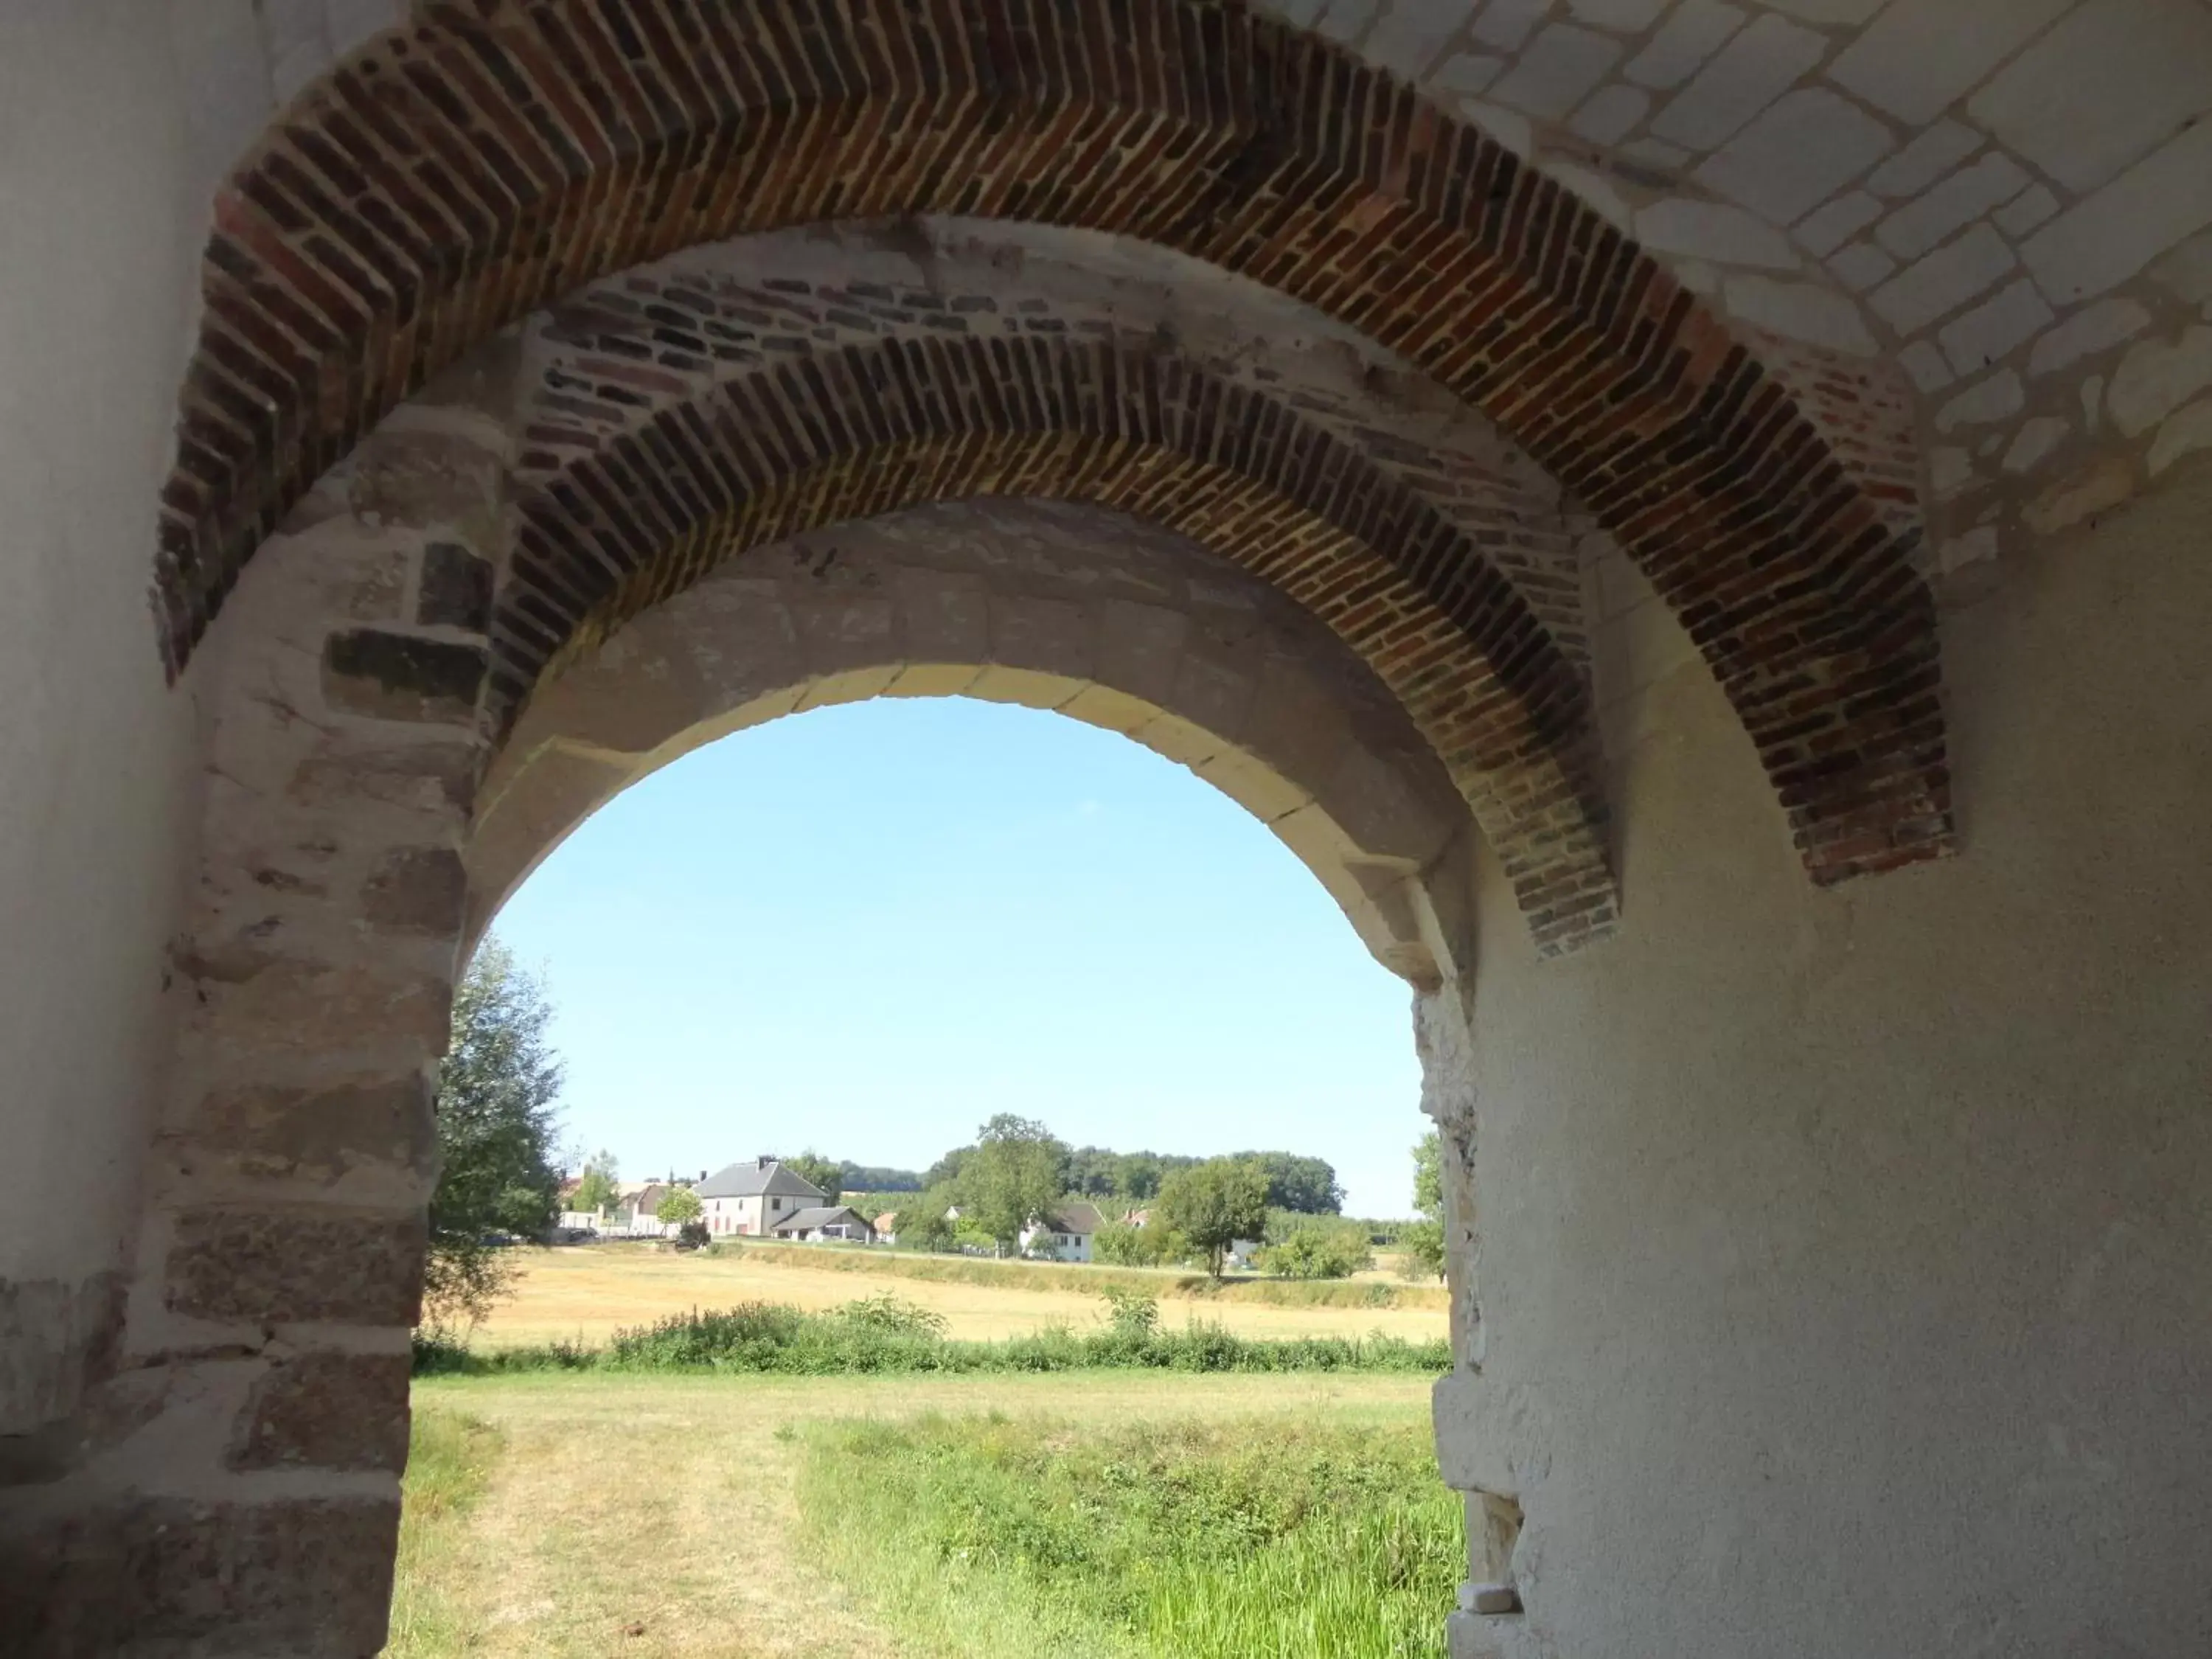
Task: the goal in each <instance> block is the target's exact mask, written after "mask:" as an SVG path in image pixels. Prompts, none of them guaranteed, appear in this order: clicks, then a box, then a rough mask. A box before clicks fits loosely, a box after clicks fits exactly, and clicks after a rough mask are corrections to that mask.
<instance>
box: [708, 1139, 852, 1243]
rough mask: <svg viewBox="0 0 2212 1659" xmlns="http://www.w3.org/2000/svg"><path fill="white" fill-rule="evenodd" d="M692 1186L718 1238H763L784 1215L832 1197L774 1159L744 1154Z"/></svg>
mask: <svg viewBox="0 0 2212 1659" xmlns="http://www.w3.org/2000/svg"><path fill="white" fill-rule="evenodd" d="M692 1191H694V1192H696V1193H697V1194H699V1203H700V1207H701V1210H702V1214H701V1216H700V1219H701V1220H702V1221H704V1222H705V1223H706V1224H707V1231H708V1233H709V1234H711V1235H713V1236H714V1237H725V1236H737V1237H754V1238H766V1237H769V1235H770V1234H771V1233H772V1232H773V1231H775V1224H776V1223H777V1222H779V1221H781V1220H782V1219H783V1218H786V1217H787V1216H790V1215H793V1214H794V1213H796V1212H799V1211H801V1210H807V1209H813V1208H817V1207H819V1206H823V1205H826V1204H827V1203H828V1202H829V1194H827V1193H825V1192H823V1190H822V1189H821V1188H819V1187H817V1186H816V1185H815V1184H814V1183H813V1182H811V1181H809V1180H807V1179H806V1177H805V1176H802V1175H800V1174H799V1173H798V1172H797V1171H796V1170H792V1169H790V1168H788V1167H787V1165H786V1164H784V1163H783V1162H782V1161H781V1159H778V1158H747V1159H745V1160H744V1162H743V1163H739V1164H731V1165H730V1166H729V1167H728V1168H726V1169H724V1170H716V1171H715V1172H714V1174H713V1175H711V1176H708V1178H707V1179H706V1180H704V1181H702V1182H700V1183H699V1184H698V1185H697V1186H696V1187H695V1188H692ZM855 1219H856V1220H857V1219H859V1218H858V1217H855ZM860 1225H862V1226H864V1227H865V1226H866V1225H867V1223H866V1222H865V1221H863V1222H861V1223H860Z"/></svg>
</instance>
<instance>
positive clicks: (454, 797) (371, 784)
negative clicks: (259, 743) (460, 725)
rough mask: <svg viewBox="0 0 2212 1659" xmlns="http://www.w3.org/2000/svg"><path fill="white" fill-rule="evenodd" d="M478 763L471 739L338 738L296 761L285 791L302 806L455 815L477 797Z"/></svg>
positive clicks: (457, 815)
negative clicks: (368, 741) (384, 743)
mask: <svg viewBox="0 0 2212 1659" xmlns="http://www.w3.org/2000/svg"><path fill="white" fill-rule="evenodd" d="M481 764H482V757H481V754H480V751H479V750H478V749H477V745H476V744H474V743H471V742H459V741H456V742H452V743H424V744H408V745H406V746H404V747H400V748H392V749H364V748H362V747H359V746H358V745H357V744H352V743H343V744H337V745H335V746H334V747H333V748H332V750H331V752H327V753H322V754H318V755H316V756H315V757H313V759H312V760H310V761H308V762H307V763H306V764H305V765H303V766H301V768H300V769H299V772H298V774H297V775H295V777H294V778H293V780H292V785H291V788H290V790H289V792H288V793H289V794H290V796H291V798H292V799H293V800H294V801H295V802H297V803H298V804H299V805H302V806H316V807H320V806H336V807H342V808H350V807H355V806H359V805H365V804H369V803H374V804H375V805H382V806H401V807H406V808H408V809H410V810H411V811H424V812H450V813H453V814H454V815H455V816H456V817H460V816H465V815H466V813H467V812H468V811H469V808H470V806H471V805H472V804H473V803H474V801H475V799H476V793H477V769H478V767H479V766H480V765H481Z"/></svg>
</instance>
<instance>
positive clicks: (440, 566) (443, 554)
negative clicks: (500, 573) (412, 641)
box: [415, 542, 492, 634]
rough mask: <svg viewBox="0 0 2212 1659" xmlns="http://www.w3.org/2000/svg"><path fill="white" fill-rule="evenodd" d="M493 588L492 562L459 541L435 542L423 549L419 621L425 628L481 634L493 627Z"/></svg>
mask: <svg viewBox="0 0 2212 1659" xmlns="http://www.w3.org/2000/svg"><path fill="white" fill-rule="evenodd" d="M491 586H492V570H491V565H490V562H489V561H488V560H484V559H480V558H478V557H477V556H476V555H475V554H473V553H471V552H470V551H469V550H468V549H467V548H465V547H463V546H461V545H460V544H459V543H458V542H432V543H431V544H429V545H428V546H427V547H425V548H424V549H423V550H422V582H421V585H420V590H419V592H417V593H416V599H415V620H416V622H418V623H422V625H423V626H424V627H425V628H465V629H467V630H468V631H469V632H470V633H471V634H481V633H483V632H484V631H485V629H489V627H490V626H491Z"/></svg>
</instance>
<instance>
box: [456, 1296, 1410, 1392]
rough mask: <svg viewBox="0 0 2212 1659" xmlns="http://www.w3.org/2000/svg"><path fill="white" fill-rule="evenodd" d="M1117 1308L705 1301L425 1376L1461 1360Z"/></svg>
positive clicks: (1399, 1343)
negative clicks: (977, 1327) (1083, 1328)
mask: <svg viewBox="0 0 2212 1659" xmlns="http://www.w3.org/2000/svg"><path fill="white" fill-rule="evenodd" d="M1138 1300H1139V1298H1133V1299H1132V1301H1131V1304H1130V1305H1131V1311H1130V1313H1129V1314H1128V1315H1127V1316H1126V1317H1124V1316H1122V1315H1121V1310H1120V1308H1119V1306H1117V1307H1116V1309H1115V1316H1114V1317H1113V1321H1112V1322H1111V1323H1109V1325H1108V1327H1107V1328H1105V1329H1103V1330H1099V1331H1094V1332H1090V1333H1085V1334H1078V1333H1076V1332H1073V1331H1071V1330H1068V1329H1066V1328H1065V1327H1057V1328H1050V1329H1047V1330H1042V1331H1038V1332H1035V1333H1033V1334H1030V1335H1028V1336H1018V1337H1014V1338H1012V1339H1010V1340H1007V1341H1005V1342H964V1341H955V1340H951V1339H950V1338H948V1337H946V1336H945V1334H944V1324H943V1321H942V1320H941V1318H940V1317H939V1316H938V1315H936V1314H933V1313H931V1312H930V1311H929V1310H927V1309H922V1308H917V1307H915V1306H914V1305H913V1304H910V1303H903V1302H902V1301H900V1300H899V1298H897V1297H890V1296H879V1297H867V1298H866V1299H864V1300H862V1301H860V1302H856V1303H851V1304H847V1305H846V1306H845V1307H843V1308H840V1309H838V1310H836V1311H835V1312H832V1313H818V1314H817V1313H804V1312H801V1311H800V1310H799V1309H797V1308H787V1307H783V1306H781V1305H780V1304H775V1303H770V1302H747V1303H741V1304H738V1306H736V1307H733V1308H724V1309H719V1310H708V1311H701V1310H696V1309H695V1310H693V1311H691V1312H690V1313H687V1314H676V1315H672V1316H670V1317H668V1318H666V1319H663V1320H659V1321H658V1322H655V1323H653V1324H651V1325H643V1326H638V1327H635V1328H628V1329H623V1330H619V1331H617V1332H616V1333H615V1334H614V1335H613V1337H612V1338H611V1339H610V1340H609V1341H608V1342H607V1344H606V1346H605V1347H590V1346H586V1345H584V1344H582V1343H575V1342H555V1343H550V1344H548V1345H545V1346H538V1347H526V1348H495V1349H491V1350H489V1351H486V1352H477V1351H476V1350H473V1349H469V1348H464V1347H461V1346H458V1345H455V1344H453V1343H451V1342H442V1341H435V1340H417V1341H416V1346H415V1364H416V1371H417V1373H418V1374H422V1375H429V1374H434V1373H441V1372H442V1373H449V1374H451V1373H463V1374H493V1373H506V1372H513V1371H546V1370H618V1371H737V1372H770V1373H776V1374H781V1375H787V1376H829V1375H834V1374H840V1373H862V1374H865V1373H872V1372H908V1371H948V1372H981V1371H1001V1372H1003V1371H1070V1370H1091V1369H1099V1368H1141V1369H1148V1370H1172V1371H1397V1372H1408V1373H1414V1374H1421V1375H1427V1376H1436V1375H1438V1374H1440V1373H1442V1372H1443V1371H1446V1370H1449V1369H1450V1368H1451V1346H1450V1344H1449V1343H1448V1342H1443V1341H1432V1342H1408V1341H1406V1340H1402V1339H1401V1338H1397V1337H1390V1336H1383V1335H1380V1334H1377V1335H1375V1336H1370V1337H1367V1338H1364V1339H1362V1338H1358V1337H1340V1336H1310V1337H1298V1338H1295V1339H1292V1340H1288V1341H1279V1342H1269V1341H1258V1340H1254V1339H1252V1338H1249V1337H1242V1336H1238V1335H1237V1334H1235V1333H1233V1332H1231V1331H1230V1330H1229V1329H1227V1328H1225V1327H1224V1326H1221V1325H1219V1324H1213V1323H1201V1322H1198V1321H1195V1320H1194V1321H1192V1322H1190V1323H1189V1324H1188V1325H1185V1326H1184V1327H1182V1328H1181V1329H1179V1330H1162V1329H1160V1328H1158V1314H1157V1310H1154V1312H1153V1314H1152V1319H1151V1322H1149V1323H1147V1322H1146V1318H1145V1316H1144V1315H1143V1314H1142V1313H1141V1312H1139V1311H1137V1310H1136V1302H1137V1301H1138Z"/></svg>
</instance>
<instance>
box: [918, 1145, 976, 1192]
mask: <svg viewBox="0 0 2212 1659" xmlns="http://www.w3.org/2000/svg"><path fill="white" fill-rule="evenodd" d="M974 1155H975V1148H974V1147H973V1146H955V1147H954V1148H953V1149H952V1150H951V1152H947V1153H945V1156H944V1157H943V1158H939V1159H938V1160H937V1162H936V1163H934V1164H931V1165H930V1166H929V1167H928V1168H927V1170H923V1171H922V1172H921V1188H922V1190H923V1191H924V1192H929V1191H932V1190H933V1189H934V1188H939V1187H949V1186H951V1184H952V1183H953V1182H956V1181H957V1180H959V1179H960V1171H961V1170H963V1169H964V1168H966V1167H967V1164H968V1160H969V1158H972V1157H973V1156H974Z"/></svg>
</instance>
